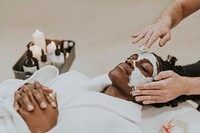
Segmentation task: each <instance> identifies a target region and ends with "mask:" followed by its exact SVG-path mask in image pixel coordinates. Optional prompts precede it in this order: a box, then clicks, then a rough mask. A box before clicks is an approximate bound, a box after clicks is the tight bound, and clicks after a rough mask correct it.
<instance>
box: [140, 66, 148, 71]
mask: <svg viewBox="0 0 200 133" xmlns="http://www.w3.org/2000/svg"><path fill="white" fill-rule="evenodd" d="M141 68H142V70H143V71H144V72H146V73H149V71H148V70H147V69H146V68H145V67H144V66H143V65H141Z"/></svg>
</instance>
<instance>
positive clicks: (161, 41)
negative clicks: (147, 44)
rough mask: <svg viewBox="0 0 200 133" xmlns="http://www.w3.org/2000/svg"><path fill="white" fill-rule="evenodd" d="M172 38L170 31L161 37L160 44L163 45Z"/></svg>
mask: <svg viewBox="0 0 200 133" xmlns="http://www.w3.org/2000/svg"><path fill="white" fill-rule="evenodd" d="M170 39H171V33H170V31H169V32H168V33H167V34H166V35H165V36H164V37H162V38H161V39H160V42H159V46H160V47H163V46H164V45H165V44H166V43H167V42H168V41H169V40H170Z"/></svg>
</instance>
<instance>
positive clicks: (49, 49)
mask: <svg viewBox="0 0 200 133" xmlns="http://www.w3.org/2000/svg"><path fill="white" fill-rule="evenodd" d="M55 50H56V44H55V42H54V41H51V43H50V44H48V45H47V53H48V54H53V53H55Z"/></svg>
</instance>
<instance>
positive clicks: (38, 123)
mask: <svg viewBox="0 0 200 133" xmlns="http://www.w3.org/2000/svg"><path fill="white" fill-rule="evenodd" d="M45 69H46V72H44V70H45ZM52 69H55V68H54V67H50V66H48V67H46V68H43V69H41V70H39V71H38V72H37V74H36V75H37V76H36V78H35V80H38V79H37V77H40V79H39V80H41V79H42V80H41V81H40V82H41V84H43V83H44V84H45V82H46V81H50V80H51V81H52V82H51V83H50V84H48V87H49V88H53V90H54V91H55V92H56V93H57V96H56V95H55V94H53V96H52V97H51V96H49V95H48V93H49V92H50V89H47V88H46V87H44V86H43V85H41V84H40V83H39V82H34V83H29V84H25V85H23V86H21V85H22V84H24V83H25V82H28V81H16V80H15V81H5V82H4V83H2V84H1V85H0V87H1V88H2V89H1V91H0V94H1V95H0V103H1V105H0V107H2V108H1V109H0V123H1V124H0V132H1V133H6V132H10V133H14V132H20V133H22V132H24V133H27V132H30V131H31V132H33V133H43V132H47V131H49V132H56V133H63V132H65V133H133V132H135V133H142V129H141V127H140V123H141V108H142V106H141V104H142V103H139V104H138V103H136V102H135V97H134V96H133V95H132V94H133V93H134V92H135V91H137V89H135V87H134V86H137V85H139V84H143V83H147V82H152V81H153V79H154V77H155V76H156V75H157V74H158V73H159V72H161V71H165V70H173V71H175V72H177V73H179V74H182V73H181V71H180V70H179V69H180V67H177V66H175V58H170V59H168V60H167V61H163V60H162V59H161V58H160V57H158V56H157V55H155V54H153V53H150V52H145V53H142V54H133V55H131V56H130V57H129V58H128V59H127V60H126V61H125V62H123V63H120V64H119V65H117V66H116V67H115V68H114V69H113V70H111V71H110V72H109V74H108V75H103V76H99V77H96V78H94V79H89V78H87V77H86V76H85V75H83V74H81V73H79V72H77V71H71V72H68V73H65V74H62V75H59V76H55V77H52V78H51V79H50V78H46V77H45V75H46V74H48V72H51V71H52ZM38 75H39V76H38ZM41 77H44V78H41ZM53 78H54V80H52V79H53ZM32 79H34V78H32ZM20 86H21V87H20ZM16 87H20V89H19V90H18V91H16V92H15V94H14V99H15V101H14V107H15V110H17V112H18V113H16V111H15V110H14V109H13V108H12V105H11V101H12V100H13V96H12V94H13V93H11V92H10V93H9V92H8V91H6V92H5V91H4V92H3V90H5V89H7V90H8V88H9V90H12V91H13V90H15V89H16ZM1 92H2V93H3V94H2V93H1ZM181 99H182V98H181ZM175 100H176V99H175ZM175 100H173V101H170V102H168V103H161V104H156V106H163V105H171V104H172V105H173V106H176V105H177V101H175ZM179 100H180V99H179ZM5 110H6V111H7V112H9V113H5ZM58 112H59V113H58ZM19 115H20V116H21V117H20V116H19ZM8 116H9V117H8ZM22 118H23V119H22Z"/></svg>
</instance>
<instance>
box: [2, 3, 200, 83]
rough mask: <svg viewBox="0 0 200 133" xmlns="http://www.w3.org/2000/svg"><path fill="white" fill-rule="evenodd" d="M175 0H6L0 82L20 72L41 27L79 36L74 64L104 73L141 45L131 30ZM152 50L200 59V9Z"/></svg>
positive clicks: (50, 33) (184, 60) (54, 34)
mask: <svg viewBox="0 0 200 133" xmlns="http://www.w3.org/2000/svg"><path fill="white" fill-rule="evenodd" d="M171 2H172V0H20V1H16V0H0V16H1V19H0V58H1V60H0V82H2V81H4V80H6V79H10V78H14V73H13V71H12V67H13V65H14V64H15V63H16V61H17V60H18V59H19V58H20V57H21V55H22V54H23V53H24V52H25V51H26V44H28V42H30V41H32V33H33V32H34V31H35V30H36V29H39V30H41V31H43V32H44V33H45V37H46V38H49V39H71V40H74V41H75V42H76V46H75V47H76V48H75V49H76V58H75V60H74V62H73V64H72V66H71V69H70V70H78V71H80V72H82V73H84V74H86V75H88V76H89V77H94V76H97V75H100V74H104V73H106V72H108V71H109V70H111V69H112V68H113V67H114V66H115V65H116V64H118V63H119V62H121V61H124V60H125V59H126V58H127V57H128V56H129V55H131V54H132V53H137V52H138V47H139V44H140V43H138V45H133V44H132V40H133V39H132V38H131V35H132V34H134V33H137V32H138V31H139V30H141V29H142V28H144V26H146V25H149V24H152V23H154V22H155V21H156V19H157V18H158V17H159V15H160V14H161V13H162V11H164V10H165V9H166V8H167V7H168V5H169V4H170V3H171ZM150 51H152V52H155V53H156V54H158V55H160V56H161V57H163V58H164V59H166V57H167V55H168V54H170V55H174V56H176V57H177V58H178V60H179V61H178V64H180V65H184V64H190V63H193V62H196V61H198V60H199V59H200V54H199V51H200V12H199V11H198V12H196V13H195V14H193V15H191V16H189V17H188V18H187V19H185V20H184V21H182V22H181V23H180V24H179V25H178V26H177V27H176V28H174V29H173V30H172V40H171V41H170V42H168V44H167V45H166V46H165V47H164V48H160V47H159V46H158V45H157V44H156V45H154V46H153V47H152V48H151V49H150Z"/></svg>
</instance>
